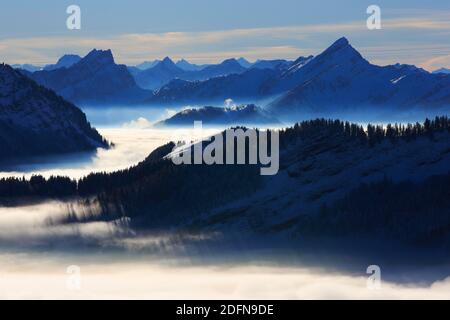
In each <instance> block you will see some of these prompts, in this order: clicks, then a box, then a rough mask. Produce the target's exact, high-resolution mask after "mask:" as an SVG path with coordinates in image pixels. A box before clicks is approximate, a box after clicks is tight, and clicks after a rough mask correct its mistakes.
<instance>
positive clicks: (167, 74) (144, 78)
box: [135, 57, 185, 90]
mask: <svg viewBox="0 0 450 320" xmlns="http://www.w3.org/2000/svg"><path fill="white" fill-rule="evenodd" d="M184 73H185V71H184V70H183V69H180V68H179V67H177V66H176V65H175V63H174V62H173V61H172V60H171V59H170V58H169V57H166V58H164V59H163V60H162V61H161V62H159V63H157V64H156V65H155V66H154V67H151V68H148V69H146V70H144V71H141V72H139V73H137V74H135V79H136V82H137V84H138V85H139V86H140V87H141V88H144V89H149V90H155V89H158V88H160V87H162V86H163V85H165V84H166V83H168V82H169V81H170V80H172V79H175V78H177V77H179V76H181V75H182V74H184Z"/></svg>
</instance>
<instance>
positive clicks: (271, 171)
mask: <svg viewBox="0 0 450 320" xmlns="http://www.w3.org/2000/svg"><path fill="white" fill-rule="evenodd" d="M202 132H203V125H202V122H201V121H195V122H194V134H193V135H191V136H189V137H187V139H185V142H183V143H179V144H178V145H176V146H175V148H174V150H173V151H172V153H171V155H170V157H171V159H172V162H173V163H174V164H175V165H181V164H197V165H200V164H206V165H214V164H215V165H236V164H237V165H243V164H252V165H257V164H259V165H261V168H260V174H261V175H264V176H267V175H275V174H277V173H278V170H279V166H280V138H279V132H278V131H277V130H256V129H244V128H231V129H227V130H225V131H224V132H221V133H218V134H216V135H213V136H212V137H208V138H205V135H204V134H203V133H202ZM186 140H187V141H186ZM224 140H225V141H224Z"/></svg>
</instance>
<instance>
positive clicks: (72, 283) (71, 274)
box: [66, 265, 81, 291]
mask: <svg viewBox="0 0 450 320" xmlns="http://www.w3.org/2000/svg"><path fill="white" fill-rule="evenodd" d="M66 274H67V275H68V276H67V279H66V288H67V289H68V290H71V291H77V290H81V268H80V267H79V266H77V265H71V266H68V267H67V269H66Z"/></svg>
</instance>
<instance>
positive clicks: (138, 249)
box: [0, 111, 450, 299]
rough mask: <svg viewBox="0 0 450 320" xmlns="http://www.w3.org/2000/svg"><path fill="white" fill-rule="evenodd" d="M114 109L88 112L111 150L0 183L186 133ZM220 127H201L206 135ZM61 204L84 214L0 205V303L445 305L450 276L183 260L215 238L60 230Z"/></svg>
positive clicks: (60, 171) (44, 162)
mask: <svg viewBox="0 0 450 320" xmlns="http://www.w3.org/2000/svg"><path fill="white" fill-rule="evenodd" d="M117 112H118V113H114V111H107V112H105V116H104V117H103V118H102V116H101V113H100V112H98V111H96V112H92V113H91V115H92V114H94V113H95V115H94V116H93V120H92V122H93V124H94V125H95V126H96V127H99V128H100V129H99V131H100V132H101V134H102V135H103V136H105V137H106V138H107V139H108V140H110V141H112V142H114V143H115V144H116V146H115V148H113V149H110V150H97V152H94V153H91V154H80V155H72V156H68V157H51V158H46V159H35V160H34V161H35V162H34V163H32V164H30V163H27V164H17V165H16V166H14V167H11V168H10V169H9V170H7V171H3V172H0V176H1V177H7V176H12V175H14V176H20V177H21V176H23V175H25V176H30V175H32V174H42V175H44V176H50V175H67V176H70V177H73V178H78V177H81V176H84V175H86V174H88V173H90V172H93V171H114V170H117V169H123V168H127V167H129V166H131V165H134V164H136V163H138V162H139V161H141V160H143V159H144V158H145V157H146V156H147V155H148V154H149V153H150V152H151V151H152V150H154V149H155V148H156V147H158V146H160V145H162V144H164V143H167V142H168V141H171V140H177V139H178V140H179V139H180V138H183V136H184V135H186V131H177V132H175V131H176V130H175V131H174V130H161V129H153V128H151V127H150V126H149V125H150V123H151V122H152V120H159V118H160V117H161V115H159V116H158V115H152V114H151V113H149V114H145V113H139V112H136V111H133V113H132V117H131V116H130V115H129V114H128V116H125V115H123V114H122V113H123V111H121V112H122V113H121V112H119V111H117ZM165 112H169V111H165ZM158 117H159V118H158ZM108 119H109V120H108ZM133 119H134V120H133ZM220 129H221V128H216V129H207V130H205V131H204V134H205V135H212V134H214V133H215V132H218V131H219V130H220ZM69 205H70V206H72V207H73V208H75V209H77V213H78V214H80V215H82V214H83V209H82V208H79V207H78V206H77V205H76V204H74V203H72V204H70V203H69V204H68V203H62V202H57V201H54V202H48V203H41V204H34V205H27V206H22V207H0V299H4V298H10V299H14V298H30V299H31V298H32V299H35V298H44V299H45V298H56V299H64V298H69V299H72V298H73V299H79V298H80V299H81V298H83V299H89V298H100V299H104V298H105V299H106V298H130V299H131V298H137V299H141V298H154V299H165V298H170V299H317V298H319V299H322V298H323V299H333V298H343V299H346V298H349V299H355V298H356V299H359V298H370V299H372V298H373V299H391V298H401V299H407V298H411V299H432V298H437V299H448V298H450V278H445V276H440V277H431V279H432V280H431V281H424V282H422V281H416V282H414V281H412V282H411V281H409V282H401V281H395V282H390V281H382V282H381V289H370V288H368V287H367V278H368V276H369V275H367V274H366V269H365V267H364V268H363V267H361V268H359V269H356V271H355V270H352V273H344V272H343V271H342V270H340V271H339V272H337V271H334V272H330V271H327V270H331V269H332V268H331V269H329V268H328V267H327V268H324V267H323V266H320V265H318V266H314V267H312V266H310V265H309V264H308V265H305V264H303V265H302V263H301V261H300V260H296V259H293V256H292V255H287V256H286V257H284V258H283V259H278V258H273V259H272V260H271V259H267V258H265V259H262V260H261V259H258V258H257V254H256V255H255V257H254V258H253V257H252V258H248V257H247V258H246V259H240V258H236V259H234V258H222V259H214V258H213V259H210V260H209V261H203V260H202V259H198V257H200V258H201V257H202V255H203V256H208V254H203V251H202V250H201V249H200V250H197V254H198V257H194V256H191V255H190V254H189V250H188V245H190V244H192V243H194V244H195V243H202V242H205V241H208V240H210V239H214V237H216V236H217V235H214V234H203V235H198V234H196V235H186V234H184V235H175V234H155V235H152V234H150V235H148V234H147V235H141V234H136V233H135V232H134V231H133V230H130V229H129V228H128V223H127V222H128V221H127V220H126V219H122V220H120V221H113V222H92V223H85V224H70V225H67V224H62V223H61V220H62V219H63V218H64V217H65V215H66V214H67V212H68V211H67V208H68V206H69ZM91 209H92V210H94V211H95V208H91ZM200 248H201V246H200ZM216 255H217V256H220V254H217V252H215V256H216ZM266 257H267V255H266ZM328 262H329V261H328ZM373 263H374V264H376V262H373ZM433 268H436V269H437V270H439V271H436V273H439V274H446V273H445V270H447V271H448V270H449V268H448V266H432V268H431V271H430V270H427V271H426V272H431V273H433V272H434V271H433V270H434V269H433ZM442 269H444V273H443V272H442ZM78 271H80V278H78V277H77V274H78ZM383 272H384V270H383V269H382V274H381V276H382V280H383ZM398 272H399V274H401V270H400V271H398ZM424 272H425V271H424ZM447 273H448V272H447ZM74 277H75V278H74ZM419 278H420V277H419ZM424 278H426V277H424ZM78 280H80V281H79V282H78ZM78 285H79V286H78Z"/></svg>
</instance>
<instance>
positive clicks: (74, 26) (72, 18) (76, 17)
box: [66, 4, 81, 30]
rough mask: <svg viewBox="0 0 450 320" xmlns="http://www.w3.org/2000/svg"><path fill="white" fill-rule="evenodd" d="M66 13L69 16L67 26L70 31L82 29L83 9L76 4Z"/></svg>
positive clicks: (69, 7)
mask: <svg viewBox="0 0 450 320" xmlns="http://www.w3.org/2000/svg"><path fill="white" fill-rule="evenodd" d="M66 13H67V14H68V15H69V17H67V20H66V26H67V29H69V30H80V29H81V8H80V6H77V5H75V4H72V5H70V6H68V7H67V9H66Z"/></svg>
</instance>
